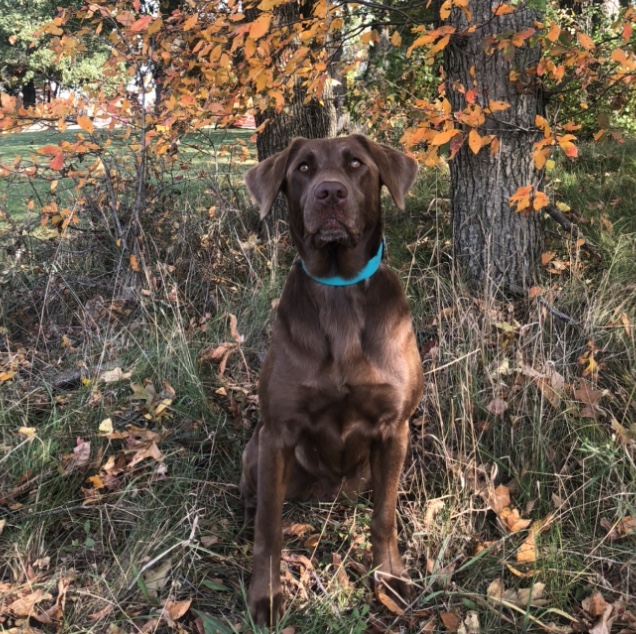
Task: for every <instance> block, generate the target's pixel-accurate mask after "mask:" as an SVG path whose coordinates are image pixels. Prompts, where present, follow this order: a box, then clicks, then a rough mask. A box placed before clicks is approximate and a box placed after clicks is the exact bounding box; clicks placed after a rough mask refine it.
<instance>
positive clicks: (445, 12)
mask: <svg viewBox="0 0 636 634" xmlns="http://www.w3.org/2000/svg"><path fill="white" fill-rule="evenodd" d="M451 7H452V5H451V0H444V2H443V3H442V6H441V7H440V8H439V17H440V18H441V19H442V20H448V18H449V17H450V13H451Z"/></svg>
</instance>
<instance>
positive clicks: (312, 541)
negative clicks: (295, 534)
mask: <svg viewBox="0 0 636 634" xmlns="http://www.w3.org/2000/svg"><path fill="white" fill-rule="evenodd" d="M319 543H320V533H316V534H315V535H310V536H309V537H308V538H307V539H306V540H305V542H304V543H303V546H304V547H305V548H316V546H318V544H319Z"/></svg>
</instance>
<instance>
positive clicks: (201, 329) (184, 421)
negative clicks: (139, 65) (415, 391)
mask: <svg viewBox="0 0 636 634" xmlns="http://www.w3.org/2000/svg"><path fill="white" fill-rule="evenodd" d="M595 160H596V159H595ZM621 165H622V166H623V167H622V168H621V169H624V165H625V163H624V162H623V163H621ZM445 178H446V175H445V174H444V173H443V172H434V173H429V174H427V175H425V177H424V179H423V180H422V181H421V182H420V183H419V184H418V187H417V189H416V195H415V197H414V198H413V199H412V200H411V202H410V205H409V209H408V210H407V212H406V214H404V215H397V214H393V213H392V214H391V217H390V220H389V223H388V246H389V257H390V263H391V265H392V266H393V267H395V268H396V269H397V270H398V271H399V272H400V275H401V276H402V278H403V280H404V282H405V285H406V286H407V289H408V294H409V297H410V299H411V302H412V307H413V314H414V319H415V323H416V328H417V330H418V333H419V335H420V343H421V349H422V358H423V370H424V372H425V377H426V391H425V396H424V398H423V400H422V403H421V407H420V409H419V410H418V412H417V414H416V416H415V417H414V420H413V424H412V436H411V452H410V456H409V461H408V465H407V468H406V470H405V474H404V478H403V486H402V489H403V491H402V495H401V496H400V508H399V523H400V524H399V526H400V545H401V547H402V548H403V550H404V553H405V560H406V562H407V565H408V566H409V568H410V571H411V575H412V578H413V581H414V594H413V598H412V603H411V605H410V606H409V608H408V609H407V610H406V613H405V614H404V615H399V614H397V613H396V610H395V609H394V607H393V606H392V605H390V604H388V605H386V604H385V605H381V603H380V602H379V601H378V599H377V598H376V597H375V596H374V594H373V591H372V589H371V584H370V575H371V571H370V569H369V566H370V550H369V534H368V525H369V521H370V513H371V510H370V503H368V502H367V501H364V500H360V501H358V502H356V503H347V504H344V503H334V504H324V505H317V504H308V505H286V507H285V511H284V515H285V523H286V526H287V527H288V530H287V534H286V542H285V543H286V549H287V551H286V555H285V557H284V561H283V578H284V581H285V590H286V593H287V606H288V612H287V616H286V620H285V621H284V622H283V623H282V624H281V626H280V627H279V631H282V630H283V629H284V628H285V627H290V626H291V627H294V628H295V631H296V632H303V633H305V632H320V633H323V632H352V633H353V632H374V631H404V632H406V631H408V632H420V631H426V632H433V631H445V630H452V629H453V627H454V628H455V629H456V630H458V631H463V632H473V631H476V630H475V627H476V623H478V624H479V630H478V631H480V632H488V633H489V634H490V633H494V632H525V631H527V632H546V631H548V632H550V631H552V632H565V631H574V629H576V628H579V629H578V630H577V631H584V630H585V628H590V627H591V626H592V625H593V624H595V623H597V622H598V621H599V619H600V618H601V617H600V615H599V614H596V613H595V612H594V609H593V608H590V607H589V605H588V604H586V603H584V600H585V599H586V597H589V596H590V595H591V594H592V593H593V591H594V590H598V591H600V592H601V593H602V595H603V597H604V599H605V600H606V601H607V602H608V603H609V604H613V605H614V608H613V609H614V612H612V616H615V620H614V621H613V623H614V625H613V627H614V629H613V630H612V631H621V630H624V631H629V630H628V629H627V628H628V627H634V625H633V621H632V625H631V626H630V621H629V619H630V618H632V616H633V614H632V616H630V613H629V611H628V610H627V611H626V609H625V606H627V607H629V606H630V604H631V605H633V604H634V596H635V593H636V591H635V589H634V554H633V552H634V539H635V537H634V536H633V535H631V536H630V535H629V532H630V524H628V523H626V518H630V517H631V518H634V517H636V508H635V507H636V486H635V485H634V482H635V481H636V467H635V464H634V453H635V448H636V428H635V427H634V420H635V418H636V406H635V399H634V397H635V395H636V374H635V371H634V368H635V367H636V364H635V361H636V359H635V355H636V345H635V341H634V337H635V335H634V316H635V315H636V285H634V279H636V264H635V262H636V239H635V238H634V234H629V233H624V234H622V235H616V233H614V234H609V233H607V232H606V231H601V230H600V231H599V232H598V233H596V232H595V226H593V227H592V229H591V230H588V229H589V228H588V227H587V226H586V227H585V230H586V231H587V236H586V237H587V239H588V244H587V246H581V245H579V247H575V246H573V245H571V244H570V241H569V240H566V239H562V238H558V239H557V238H555V239H554V242H553V248H554V250H555V251H556V252H558V256H557V257H558V258H559V259H560V260H561V261H570V262H571V263H572V264H571V265H570V266H569V267H568V269H567V271H566V272H565V273H563V274H561V275H559V276H557V275H553V276H552V277H551V278H550V277H549V276H548V274H547V273H546V274H545V278H544V282H543V283H542V287H543V289H544V294H543V296H542V297H543V299H542V300H537V299H533V300H528V301H525V302H519V303H516V304H512V303H505V302H498V301H494V300H491V299H488V298H479V297H477V298H476V297H474V296H471V295H470V294H469V293H468V292H467V291H466V289H465V288H464V287H463V286H462V284H461V282H460V280H459V277H458V276H457V274H456V272H455V271H453V269H452V258H451V254H450V247H449V243H448V238H449V236H448V233H447V232H448V228H447V227H448V225H447V222H446V214H447V208H446V207H445V203H444V200H443V196H444V194H445V192H444V189H443V187H442V185H441V184H442V183H444V182H445ZM564 180H565V177H564ZM230 185H231V188H228V187H227V186H226V187H224V188H222V189H221V188H218V187H217V184H216V183H215V182H210V183H208V184H207V185H204V186H202V187H200V188H199V189H198V190H197V191H198V193H197V194H196V196H201V199H198V198H196V196H195V197H194V198H189V199H188V200H187V201H184V202H182V207H179V208H178V209H176V210H175V212H176V213H177V214H178V215H179V216H180V217H182V218H183V222H182V224H181V225H180V229H179V231H178V232H177V234H175V235H174V236H173V238H172V244H171V247H172V250H170V251H166V250H164V247H163V246H162V245H161V244H160V243H159V242H157V244H156V252H157V253H158V254H161V257H158V258H157V262H156V264H153V265H152V271H151V273H152V275H153V276H154V277H155V280H156V287H155V290H154V291H153V293H152V294H151V295H149V296H145V295H142V296H141V297H139V298H138V299H136V300H128V301H123V300H120V299H119V298H117V297H112V295H110V294H109V289H110V288H112V287H113V281H112V279H111V278H109V277H108V276H107V275H106V274H105V273H98V274H95V271H106V270H107V269H108V263H109V257H111V256H110V255H109V253H110V251H109V250H108V247H107V246H103V245H102V246H101V247H100V246H99V245H98V246H95V245H94V244H91V243H90V242H88V241H86V242H83V240H84V239H85V238H77V237H74V238H73V239H59V240H56V241H55V242H54V243H53V242H49V241H42V240H41V239H37V240H36V239H35V238H30V242H29V246H28V248H27V249H26V250H24V252H23V254H22V256H21V260H20V263H19V266H13V267H12V264H14V263H15V260H12V259H11V258H8V260H7V261H6V263H5V264H3V268H4V273H3V277H2V280H1V282H2V285H3V300H2V301H3V311H4V313H3V320H4V327H5V328H6V330H5V332H4V334H3V344H2V346H3V347H2V349H1V355H2V357H1V361H2V363H3V366H2V368H0V371H7V370H10V371H12V372H14V373H15V374H14V377H13V378H12V379H11V380H6V381H4V382H3V383H2V384H1V385H0V390H1V391H2V399H1V400H0V445H1V446H2V450H3V453H2V457H0V482H1V483H2V485H1V486H0V513H1V515H0V521H2V522H3V524H2V533H1V535H0V542H1V544H2V546H1V547H0V570H2V572H1V573H0V593H1V594H0V597H1V598H0V601H1V603H0V614H2V616H1V617H0V628H4V629H9V628H11V627H26V626H27V625H29V626H30V627H33V628H37V629H41V630H44V631H47V632H49V631H50V632H54V631H59V632H109V633H110V634H117V633H118V632H126V633H132V632H139V631H144V632H160V631H161V632H163V631H166V632H167V631H170V630H180V631H187V632H190V631H191V632H206V633H208V632H209V633H211V632H215V631H219V632H239V631H240V632H245V631H247V630H248V629H249V628H250V624H249V619H248V618H247V617H246V616H245V603H244V592H245V584H246V583H247V581H248V579H249V568H250V545H249V541H247V540H246V539H245V537H244V535H243V533H242V526H241V520H242V510H241V504H240V500H239V499H238V489H237V482H238V475H239V465H240V454H241V450H242V447H243V446H244V445H245V442H246V440H247V438H248V437H249V435H250V433H251V430H252V428H253V426H254V424H255V422H256V420H257V416H258V409H257V403H256V399H255V389H256V387H255V386H256V379H257V375H258V370H259V366H260V363H261V362H262V358H263V354H264V351H265V349H266V346H267V328H268V323H269V320H270V318H271V314H272V301H273V300H275V298H276V297H277V296H278V294H279V292H280V288H281V286H282V283H283V280H284V277H285V274H286V271H287V270H288V268H289V265H290V263H291V261H292V258H293V250H292V249H291V248H290V246H289V244H288V242H287V240H286V238H285V233H284V222H283V221H281V220H277V221H275V222H274V223H272V224H270V225H268V228H265V229H264V228H261V227H259V226H258V224H257V223H256V221H255V220H254V216H253V215H250V214H249V213H248V212H247V211H246V210H245V206H246V205H245V201H244V198H243V194H242V193H240V191H239V190H238V189H236V182H233V183H230ZM214 188H216V189H214ZM206 189H207V190H208V191H216V192H217V193H218V194H219V195H218V196H217V201H219V203H218V205H217V210H216V215H215V216H213V217H210V216H209V215H207V214H206V213H203V214H199V215H197V214H195V213H191V211H192V210H193V209H197V208H203V209H206V210H207V208H208V205H207V203H205V194H203V191H204V190H206ZM220 194H222V196H221V195H220ZM434 199H435V200H436V202H434V203H433V204H432V205H429V203H430V202H431V201H432V200H434ZM422 210H428V212H427V213H423V212H422ZM599 258H600V259H599ZM100 262H101V264H98V263H100ZM43 263H44V264H45V265H46V266H44V265H43ZM5 289H6V290H8V293H5ZM557 311H559V312H557ZM230 314H231V315H235V316H236V318H237V323H238V331H239V333H240V334H241V335H242V336H243V338H244V340H243V341H242V342H241V343H240V346H238V347H236V348H235V350H234V352H232V353H231V354H230V356H229V358H228V362H227V367H226V368H225V371H224V373H223V376H222V377H220V376H219V366H218V364H214V363H211V362H210V361H209V354H206V351H209V350H210V349H213V348H215V347H216V346H218V345H219V344H221V343H224V342H225V343H227V344H231V345H234V344H236V340H235V338H233V335H232V332H231V326H230V323H231V321H230V318H229V315H230ZM560 314H562V316H559V315H560ZM563 315H565V316H567V318H565V317H563ZM623 315H626V317H625V318H624V317H623ZM590 342H591V343H590ZM591 359H592V360H593V361H594V363H596V364H598V365H597V367H596V368H594V367H593V364H591V363H590V361H591ZM590 367H592V369H593V371H592V372H590V373H589V374H588V375H586V376H583V374H584V372H585V371H586V370H587V369H589V368H590ZM115 368H121V369H122V372H123V373H124V374H126V373H128V372H131V375H130V376H129V377H126V378H121V379H119V380H110V379H109V380H105V379H104V376H103V372H104V371H105V370H109V371H113V370H114V369H115ZM100 377H101V378H100ZM65 378H66V379H68V380H67V381H63V380H61V379H65ZM111 378H112V377H111ZM584 386H588V391H583V392H581V390H582V389H584ZM595 399H596V400H595ZM586 401H593V402H589V403H586ZM162 403H163V404H164V408H162V407H161V405H162ZM166 403H167V405H166ZM586 410H589V411H586ZM106 419H110V420H111V423H112V428H113V429H112V431H108V428H107V427H104V428H102V430H101V431H100V424H102V423H103V421H104V420H106ZM21 428H27V429H26V430H25V429H22V430H21ZM29 429H31V431H29ZM118 434H119V436H118ZM78 438H79V439H81V441H84V442H89V441H90V443H91V445H90V452H89V454H88V456H87V457H86V456H84V459H82V458H81V455H80V454H81V449H80V450H77V448H78V446H79V445H78ZM153 442H154V443H155V444H156V447H157V449H158V451H159V452H160V453H159V454H156V453H155V454H153V453H152V443H153ZM80 445H81V443H80ZM74 449H76V450H77V451H74ZM142 451H149V452H150V453H148V455H147V457H146V458H144V459H140V460H139V462H137V463H135V457H136V456H137V457H139V456H140V452H142ZM109 459H112V462H111V463H109ZM73 460H75V462H73ZM96 476H98V477H99V478H101V484H102V485H103V486H99V484H100V481H98V480H96V479H95V477H96ZM109 478H112V479H109ZM506 495H508V496H509V500H508V501H507V502H508V503H507V504H504V502H505V501H506V500H505V496H506ZM506 507H507V508H508V509H509V512H511V513H514V512H518V518H519V521H522V520H529V522H530V523H528V524H527V525H526V526H524V527H523V528H518V526H521V524H518V525H514V524H513V523H511V521H510V520H507V519H506V518H507V517H509V516H508V515H507V514H506V513H507V512H506V511H505V508H506ZM515 517H516V516H515ZM532 523H535V524H532ZM301 525H307V526H304V527H303V526H301ZM511 526H514V528H515V529H517V530H513V529H512V528H511ZM539 527H540V528H541V530H539ZM621 531H622V533H621ZM531 534H532V535H535V542H534V543H535V545H536V549H535V548H533V549H532V555H531V556H529V557H528V556H527V555H526V556H525V563H524V556H522V557H521V561H519V553H520V551H521V552H523V548H524V543H526V544H527V541H528V539H529V536H530V535H531ZM526 552H527V549H526ZM493 582H498V583H499V584H503V587H504V588H505V590H506V592H507V594H503V590H502V591H501V593H500V594H497V586H496V585H495V586H493V585H492V584H493ZM541 584H545V586H541ZM531 587H534V588H535V589H538V588H539V587H541V588H542V596H541V597H540V598H537V597H535V600H534V604H531V601H530V600H529V599H528V600H527V601H525V603H524V602H523V600H522V599H523V597H524V596H527V595H524V594H523V592H521V593H519V592H518V591H519V589H521V590H522V591H523V590H524V589H529V588H531ZM499 588H500V590H501V585H500V586H499ZM37 592H41V595H36V597H35V598H34V595H35V593H37ZM38 596H39V600H36V599H37V597H38ZM497 597H498V598H499V600H496V599H497ZM520 597H521V598H520ZM20 600H25V601H26V602H27V603H28V601H29V600H32V601H33V602H34V605H33V609H32V612H31V616H30V618H28V617H27V614H28V610H27V611H26V612H25V610H26V608H25V607H24V605H26V604H24V605H23V604H16V603H15V602H16V601H20ZM190 600H191V601H192V603H191V604H190V605H189V610H188V611H187V612H185V613H184V614H183V615H179V606H184V605H185V604H180V603H179V602H181V601H190ZM16 605H17V607H16ZM585 605H587V606H588V607H587V608H585V607H584V606H585ZM621 606H622V607H621ZM27 607H28V606H27ZM47 610H48V613H49V620H50V622H48V623H47V622H46V620H47V617H46V616H45V612H46V611H47ZM171 615H172V616H171ZM177 616H178V618H177ZM2 619H4V620H2ZM462 628H463V629H462ZM471 628H472V629H471ZM22 631H28V630H22ZM608 631H609V630H608ZM632 631H633V630H632Z"/></svg>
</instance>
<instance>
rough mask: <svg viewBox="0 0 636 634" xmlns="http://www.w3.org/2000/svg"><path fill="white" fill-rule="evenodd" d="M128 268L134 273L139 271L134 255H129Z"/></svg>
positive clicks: (137, 261)
mask: <svg viewBox="0 0 636 634" xmlns="http://www.w3.org/2000/svg"><path fill="white" fill-rule="evenodd" d="M130 268H131V269H132V270H133V271H135V272H136V273H139V271H140V269H139V260H138V259H137V256H136V255H131V256H130Z"/></svg>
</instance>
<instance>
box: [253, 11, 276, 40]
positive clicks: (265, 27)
mask: <svg viewBox="0 0 636 634" xmlns="http://www.w3.org/2000/svg"><path fill="white" fill-rule="evenodd" d="M271 20H272V14H271V13H263V14H262V15H259V16H258V18H256V20H254V22H252V26H250V37H251V38H252V39H254V40H258V39H259V38H261V37H263V35H265V33H267V31H269V24H270V22H271Z"/></svg>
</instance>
